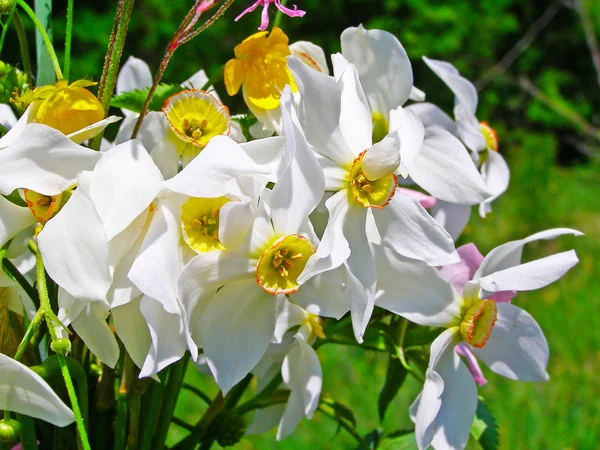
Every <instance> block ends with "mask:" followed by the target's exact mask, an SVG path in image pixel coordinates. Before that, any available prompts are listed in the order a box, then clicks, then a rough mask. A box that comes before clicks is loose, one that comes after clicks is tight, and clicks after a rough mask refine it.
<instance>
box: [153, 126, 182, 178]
mask: <svg viewBox="0 0 600 450" xmlns="http://www.w3.org/2000/svg"><path fill="white" fill-rule="evenodd" d="M180 144H181V143H180V142H178V138H177V137H176V136H175V135H174V133H172V132H170V133H169V134H168V135H167V137H166V138H165V139H163V140H162V141H159V142H158V144H156V145H155V146H154V147H152V150H150V156H151V157H152V160H153V161H154V164H156V167H158V168H159V170H160V173H162V176H163V178H164V179H165V180H168V179H170V178H173V177H174V176H175V175H177V173H178V172H179V160H180V159H181V151H182V148H181V147H180Z"/></svg>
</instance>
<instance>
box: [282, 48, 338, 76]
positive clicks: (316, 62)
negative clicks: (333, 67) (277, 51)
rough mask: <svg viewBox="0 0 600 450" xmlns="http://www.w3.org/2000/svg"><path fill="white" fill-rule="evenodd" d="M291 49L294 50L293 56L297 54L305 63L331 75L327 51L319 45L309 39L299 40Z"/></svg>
mask: <svg viewBox="0 0 600 450" xmlns="http://www.w3.org/2000/svg"><path fill="white" fill-rule="evenodd" d="M290 51H291V52H292V56H295V57H296V58H298V59H299V60H300V61H302V62H303V63H304V64H306V65H308V66H310V67H312V68H313V69H315V70H318V71H319V72H321V73H324V74H325V75H329V67H327V59H326V58H325V52H324V51H323V49H322V48H321V47H319V46H318V45H315V44H313V43H312V42H308V41H297V42H294V43H293V44H292V45H290Z"/></svg>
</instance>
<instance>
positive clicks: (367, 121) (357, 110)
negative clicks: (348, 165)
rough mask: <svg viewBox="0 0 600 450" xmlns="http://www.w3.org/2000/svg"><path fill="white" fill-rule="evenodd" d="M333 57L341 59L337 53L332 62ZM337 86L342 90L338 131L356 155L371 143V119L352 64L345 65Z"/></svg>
mask: <svg viewBox="0 0 600 450" xmlns="http://www.w3.org/2000/svg"><path fill="white" fill-rule="evenodd" d="M335 56H337V57H338V58H343V56H341V55H340V54H339V53H338V54H337V55H333V56H332V60H334V57H335ZM334 61H335V60H334ZM338 84H339V86H340V88H341V90H342V98H341V101H342V103H341V108H342V109H341V113H340V129H341V130H342V135H343V136H344V138H345V140H346V142H347V143H348V145H349V147H350V150H351V151H352V152H353V153H354V154H355V155H358V154H359V153H360V152H362V151H363V150H364V149H366V148H369V147H370V146H371V144H372V142H373V118H372V116H371V110H370V109H369V104H368V103H367V98H366V97H365V93H364V92H363V88H362V86H361V85H360V80H359V79H358V72H357V70H356V67H355V66H354V64H351V63H349V64H345V67H344V71H343V73H342V74H341V76H340V78H339V81H338Z"/></svg>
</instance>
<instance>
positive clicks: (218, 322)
mask: <svg viewBox="0 0 600 450" xmlns="http://www.w3.org/2000/svg"><path fill="white" fill-rule="evenodd" d="M276 316H277V297H276V296H272V295H269V294H267V293H266V292H265V291H263V290H262V289H261V288H260V287H259V286H258V285H257V284H256V281H255V280H246V281H238V282H235V283H228V284H226V285H225V286H224V287H223V288H221V290H219V292H217V294H216V295H215V297H214V298H213V300H212V301H211V302H210V303H209V304H208V306H207V307H206V309H205V311H204V314H203V315H202V323H201V328H200V333H201V341H202V345H203V347H204V354H205V355H206V358H207V361H208V364H209V366H210V369H211V371H212V373H213V375H214V377H215V380H216V382H217V384H218V385H219V387H220V388H221V390H222V391H223V393H227V392H228V391H229V390H230V389H231V388H232V387H233V386H234V385H236V384H237V383H238V382H239V381H241V380H242V378H244V377H245V376H246V375H247V374H248V373H249V372H250V370H252V368H253V367H254V366H255V365H256V363H257V362H258V361H259V360H260V358H262V356H263V355H264V354H265V351H266V350H267V347H268V345H269V342H270V341H271V338H272V337H273V332H274V331H275V319H276ZM250 318H251V319H250ZM249 319H250V320H249Z"/></svg>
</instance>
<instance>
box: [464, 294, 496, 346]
mask: <svg viewBox="0 0 600 450" xmlns="http://www.w3.org/2000/svg"><path fill="white" fill-rule="evenodd" d="M497 318H498V307H497V306H496V302H495V301H494V300H489V299H488V300H480V301H477V302H476V303H475V304H474V305H473V306H471V307H470V308H469V309H468V310H467V313H466V314H465V316H464V317H463V319H462V322H461V324H460V334H461V335H462V337H463V339H464V340H465V341H466V342H467V343H469V344H470V345H472V346H473V347H476V348H482V347H483V346H484V345H485V343H486V342H487V340H488V339H489V337H490V334H491V333H492V330H493V328H494V324H495V323H496V319H497Z"/></svg>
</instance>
